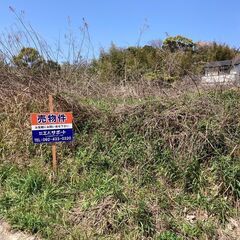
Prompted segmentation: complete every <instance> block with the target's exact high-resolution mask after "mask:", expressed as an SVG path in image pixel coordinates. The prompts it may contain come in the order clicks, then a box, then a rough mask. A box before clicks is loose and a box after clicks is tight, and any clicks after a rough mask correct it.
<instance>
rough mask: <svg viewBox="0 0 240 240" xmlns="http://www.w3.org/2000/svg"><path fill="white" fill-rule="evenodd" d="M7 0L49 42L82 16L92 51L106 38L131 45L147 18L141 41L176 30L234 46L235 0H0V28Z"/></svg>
mask: <svg viewBox="0 0 240 240" xmlns="http://www.w3.org/2000/svg"><path fill="white" fill-rule="evenodd" d="M9 6H12V7H14V8H15V9H16V10H17V11H18V12H20V11H21V10H23V11H24V12H25V20H26V21H27V22H30V23H31V25H32V26H33V27H34V29H35V30H37V31H38V32H39V33H40V34H41V35H42V36H44V38H46V39H47V40H48V41H49V42H51V43H52V42H54V41H55V42H56V41H57V40H58V38H59V35H61V36H62V35H63V34H64V33H65V32H66V31H67V28H68V23H67V22H68V20H67V19H68V17H70V19H71V23H72V28H73V30H76V31H77V29H78V27H79V26H81V23H82V18H83V17H84V18H85V19H86V21H87V23H88V25H89V32H90V35H91V39H92V42H93V45H94V49H95V52H98V50H99V48H100V47H103V48H107V47H109V46H110V44H111V42H114V43H116V44H117V45H118V46H122V47H125V46H129V45H136V43H137V41H138V38H139V32H140V29H141V28H142V27H143V26H144V24H147V25H148V26H149V28H148V29H147V30H146V31H145V32H144V33H143V36H142V39H141V44H146V43H148V42H149V41H150V40H153V39H164V38H165V37H166V32H167V33H168V34H169V35H177V34H181V35H184V36H187V37H189V38H192V39H193V40H194V41H198V40H202V41H213V40H215V41H218V42H221V43H227V44H230V45H231V46H235V47H239V46H240V41H239V39H240V24H239V22H240V14H239V11H240V1H239V0H228V1H226V0H171V1H167V0H164V1H160V0H138V1H137V0H121V1H120V0H119V1H115V0H86V1H81V0H79V1H77V0H68V1H66V0H38V1H33V0H15V1H14V0H12V1H10V0H0V31H1V32H2V31H4V29H5V28H8V27H10V26H12V25H13V24H14V23H15V22H16V18H15V17H14V15H13V14H12V13H11V11H9Z"/></svg>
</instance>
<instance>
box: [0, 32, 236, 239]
mask: <svg viewBox="0 0 240 240" xmlns="http://www.w3.org/2000/svg"><path fill="white" fill-rule="evenodd" d="M21 49H22V50H21V51H20V53H19V54H12V56H11V57H12V59H13V61H12V62H11V63H10V62H9V60H7V59H6V58H4V60H3V61H2V64H0V69H1V72H0V92H1V94H0V99H1V101H0V108H1V113H0V125H1V128H0V156H1V159H0V216H1V217H3V218H4V219H6V220H7V221H9V222H10V223H11V224H12V226H13V227H14V228H17V229H21V230H24V231H28V232H31V233H33V234H37V235H38V236H40V237H41V238H43V239H161V240H163V239H174V240H175V239H177V240H178V239H219V238H220V237H222V236H226V237H228V238H229V239H237V237H238V234H239V229H238V228H239V226H240V223H239V221H240V219H239V198H240V161H239V158H240V140H239V139H240V92H239V89H238V88H236V87H235V88H223V87H220V88H214V89H213V88H212V89H207V90H206V89H203V88H202V87H201V86H197V88H196V87H195V86H194V87H192V86H190V84H189V82H185V81H183V78H184V77H191V78H192V77H193V76H197V74H198V73H199V72H201V64H203V63H204V62H205V61H209V60H224V59H226V58H230V57H234V56H235V54H236V53H237V52H236V50H234V49H231V48H229V47H228V46H224V45H219V44H216V43H213V44H208V45H207V46H203V47H201V46H200V45H199V46H198V45H197V44H195V43H193V42H192V41H191V40H189V39H186V38H183V37H180V36H177V37H175V38H169V39H168V40H166V41H164V42H163V46H160V47H153V46H145V47H131V48H127V49H119V48H117V47H115V46H112V48H111V49H110V50H109V52H103V53H102V54H101V55H100V57H99V59H98V60H96V61H93V62H91V63H88V62H84V61H82V62H81V63H80V62H78V63H77V64H74V63H71V62H68V63H65V64H60V65H58V64H57V63H56V62H54V61H50V59H48V60H46V59H47V58H44V54H40V51H37V50H36V48H35V50H33V48H24V49H23V48H21ZM2 52H3V53H4V56H5V57H6V56H8V55H7V53H6V51H2ZM10 55H11V54H10ZM76 55H77V54H76ZM13 56H14V57H13ZM46 69H47V70H46ZM173 78H174V79H173ZM159 79H160V80H162V81H166V80H167V81H168V82H169V81H170V80H171V81H172V80H174V81H177V84H178V88H176V85H174V84H173V85H172V88H169V85H168V87H167V88H166V86H165V87H164V86H163V85H162V84H157V83H156V81H157V80H159ZM152 80H153V81H152ZM155 80H156V81H155ZM178 81H182V82H184V83H185V84H186V85H187V87H186V85H185V86H184V88H181V87H180V86H179V83H178ZM49 93H52V94H53V95H54V102H55V109H56V110H59V111H73V113H74V127H75V140H74V142H73V143H69V144H58V160H59V172H58V175H57V177H56V178H54V177H53V176H52V170H51V151H50V146H48V145H34V144H33V143H32V141H31V129H30V122H29V114H30V113H31V112H45V111H48V94H49ZM229 224H230V225H229ZM229 229H230V230H229Z"/></svg>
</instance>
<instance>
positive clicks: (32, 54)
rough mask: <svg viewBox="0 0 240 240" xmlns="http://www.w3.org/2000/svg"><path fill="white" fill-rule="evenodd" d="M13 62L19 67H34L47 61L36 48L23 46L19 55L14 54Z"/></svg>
mask: <svg viewBox="0 0 240 240" xmlns="http://www.w3.org/2000/svg"><path fill="white" fill-rule="evenodd" d="M13 62H14V64H15V65H16V66H18V67H27V68H34V67H39V66H40V65H43V64H44V63H45V60H44V59H43V57H41V56H40V54H39V52H38V51H37V50H36V49H34V48H25V47H24V48H22V49H21V51H20V52H19V54H18V55H17V56H13Z"/></svg>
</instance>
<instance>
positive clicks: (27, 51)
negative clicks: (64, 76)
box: [13, 47, 61, 75]
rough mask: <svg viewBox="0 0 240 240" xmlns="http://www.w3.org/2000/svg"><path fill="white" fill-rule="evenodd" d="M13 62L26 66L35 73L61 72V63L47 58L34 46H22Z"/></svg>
mask: <svg viewBox="0 0 240 240" xmlns="http://www.w3.org/2000/svg"><path fill="white" fill-rule="evenodd" d="M13 63H14V64H15V65H16V66H17V67H25V68H28V69H32V70H34V73H37V72H39V73H40V72H41V73H44V74H47V75H49V74H50V73H59V72H60V70H61V67H60V65H59V64H58V63H57V62H55V61H52V60H47V61H46V60H45V59H44V58H43V57H42V56H41V55H40V54H39V52H38V51H37V50H36V49H34V48H25V47H24V48H22V49H21V51H20V52H19V54H18V55H17V56H14V57H13Z"/></svg>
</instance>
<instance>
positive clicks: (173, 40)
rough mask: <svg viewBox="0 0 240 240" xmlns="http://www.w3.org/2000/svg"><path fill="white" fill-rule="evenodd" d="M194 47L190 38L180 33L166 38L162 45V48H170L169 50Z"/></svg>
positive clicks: (186, 49)
mask: <svg viewBox="0 0 240 240" xmlns="http://www.w3.org/2000/svg"><path fill="white" fill-rule="evenodd" d="M194 47H195V44H194V42H193V41H192V40H191V39H189V38H186V37H183V36H181V35H178V36H175V37H168V38H166V39H165V40H164V41H163V46H162V48H163V49H166V50H170V51H171V52H176V51H179V50H183V51H189V50H194Z"/></svg>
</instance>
